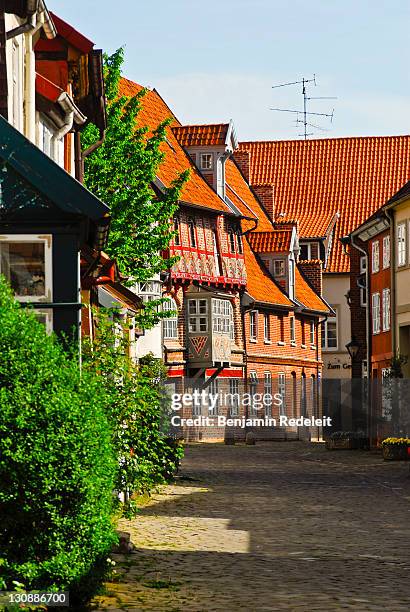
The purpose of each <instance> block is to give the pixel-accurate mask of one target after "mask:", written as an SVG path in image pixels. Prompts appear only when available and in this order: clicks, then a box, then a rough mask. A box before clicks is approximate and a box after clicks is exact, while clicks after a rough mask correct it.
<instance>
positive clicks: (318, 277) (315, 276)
mask: <svg viewBox="0 0 410 612" xmlns="http://www.w3.org/2000/svg"><path fill="white" fill-rule="evenodd" d="M298 266H299V268H300V270H301V271H302V272H303V274H304V275H305V276H306V278H307V279H308V281H309V282H310V284H311V285H312V287H313V288H314V289H315V291H316V293H317V294H318V295H322V291H323V285H322V278H323V274H322V261H321V260H320V259H309V260H304V261H299V262H298Z"/></svg>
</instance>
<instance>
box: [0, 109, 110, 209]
mask: <svg viewBox="0 0 410 612" xmlns="http://www.w3.org/2000/svg"><path fill="white" fill-rule="evenodd" d="M0 159H1V160H2V161H4V162H6V164H8V165H9V166H11V167H12V168H13V169H14V170H15V171H16V172H17V173H18V174H19V175H20V176H22V177H23V178H24V179H25V180H26V181H27V182H28V183H29V184H30V185H32V186H33V187H35V189H36V190H37V191H38V192H40V193H42V194H43V196H45V197H46V198H47V199H48V200H50V201H51V202H52V203H53V204H54V205H55V206H57V208H60V209H61V210H63V211H65V212H68V213H70V214H73V215H81V216H85V217H88V218H90V219H92V220H94V221H98V220H100V219H102V218H103V217H107V216H108V213H109V208H108V206H106V205H105V204H103V202H101V200H99V199H98V198H96V197H95V195H93V194H92V193H91V191H88V189H86V188H85V187H84V186H83V185H81V183H79V182H78V181H77V180H76V179H75V178H73V177H72V176H71V175H70V174H68V172H66V171H65V170H64V169H63V168H61V167H60V166H59V165H58V164H56V163H55V162H54V161H53V160H52V159H51V158H50V157H48V155H46V154H45V153H43V151H41V150H40V149H39V148H38V147H36V145H34V144H33V143H31V142H30V141H29V140H28V139H27V138H26V137H25V136H23V134H21V133H20V132H19V131H18V130H16V129H15V128H14V127H13V126H12V125H10V123H9V122H8V121H6V120H5V119H4V118H3V117H1V116H0Z"/></svg>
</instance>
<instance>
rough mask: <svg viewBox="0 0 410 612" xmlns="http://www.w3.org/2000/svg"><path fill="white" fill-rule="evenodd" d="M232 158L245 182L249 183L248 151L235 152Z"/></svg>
mask: <svg viewBox="0 0 410 612" xmlns="http://www.w3.org/2000/svg"><path fill="white" fill-rule="evenodd" d="M233 157H234V159H235V161H236V163H237V164H238V166H239V168H240V170H241V172H242V174H243V176H244V178H245V180H246V182H247V183H249V170H250V153H249V152H248V151H235V153H234V154H233Z"/></svg>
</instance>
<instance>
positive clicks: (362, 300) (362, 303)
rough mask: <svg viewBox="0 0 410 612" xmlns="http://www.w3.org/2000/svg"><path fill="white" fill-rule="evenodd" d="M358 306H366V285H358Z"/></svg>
mask: <svg viewBox="0 0 410 612" xmlns="http://www.w3.org/2000/svg"><path fill="white" fill-rule="evenodd" d="M360 306H363V308H364V307H365V306H367V289H366V287H360Z"/></svg>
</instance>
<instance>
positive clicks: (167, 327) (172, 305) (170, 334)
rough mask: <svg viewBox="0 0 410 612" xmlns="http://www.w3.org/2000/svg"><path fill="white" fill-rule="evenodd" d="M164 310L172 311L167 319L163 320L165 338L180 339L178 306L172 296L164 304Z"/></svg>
mask: <svg viewBox="0 0 410 612" xmlns="http://www.w3.org/2000/svg"><path fill="white" fill-rule="evenodd" d="M162 311H163V312H172V315H171V316H170V317H168V318H167V319H163V320H162V335H163V338H164V340H177V339H178V307H177V305H176V302H175V300H174V299H172V298H168V300H167V301H166V302H164V303H163V304H162Z"/></svg>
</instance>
